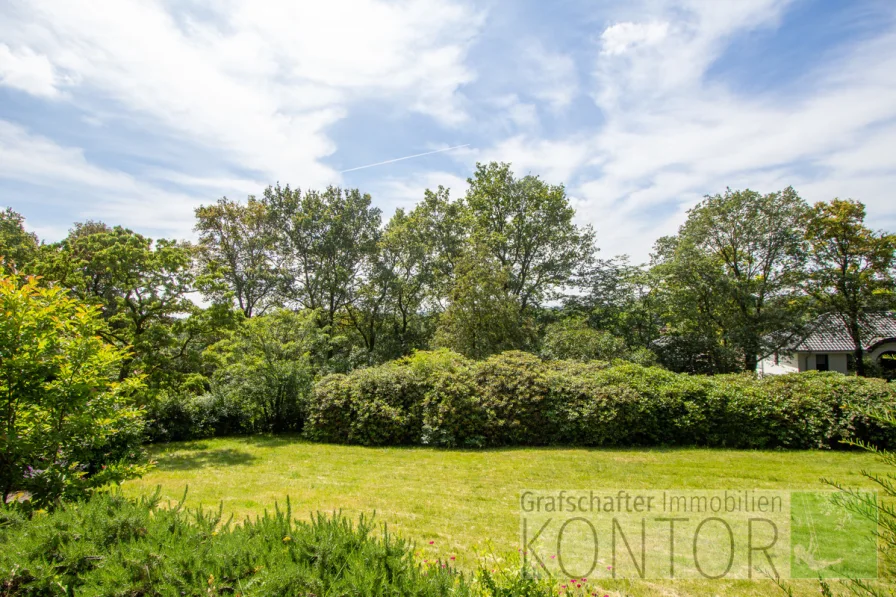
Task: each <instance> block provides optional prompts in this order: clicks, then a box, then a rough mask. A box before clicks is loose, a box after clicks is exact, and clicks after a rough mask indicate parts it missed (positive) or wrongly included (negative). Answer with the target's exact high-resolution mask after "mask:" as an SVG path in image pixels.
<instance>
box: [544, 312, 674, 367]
mask: <svg viewBox="0 0 896 597" xmlns="http://www.w3.org/2000/svg"><path fill="white" fill-rule="evenodd" d="M541 354H542V356H544V357H545V358H546V359H554V360H566V361H612V360H614V359H621V360H623V361H631V362H634V363H638V364H641V365H645V366H650V365H655V364H656V362H657V357H656V354H655V353H654V352H653V351H651V350H649V349H647V348H643V347H641V348H636V349H634V350H631V349H629V347H628V346H627V345H626V343H625V340H623V339H622V338H619V337H617V336H614V335H613V334H611V333H610V332H607V331H604V330H596V329H594V328H592V327H590V326H589V325H588V322H587V321H586V320H585V319H584V318H581V317H567V318H566V319H562V320H561V321H558V322H556V323H552V324H550V325H549V326H547V328H545V335H544V340H543V341H542V347H541Z"/></svg>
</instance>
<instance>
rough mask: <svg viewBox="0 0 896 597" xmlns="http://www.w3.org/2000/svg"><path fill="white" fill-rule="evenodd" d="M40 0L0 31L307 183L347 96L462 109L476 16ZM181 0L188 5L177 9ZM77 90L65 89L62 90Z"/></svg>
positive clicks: (219, 147)
mask: <svg viewBox="0 0 896 597" xmlns="http://www.w3.org/2000/svg"><path fill="white" fill-rule="evenodd" d="M196 6H198V7H200V8H201V11H203V18H202V19H200V18H198V17H197V16H195V15H190V14H187V13H185V12H178V11H177V9H175V10H169V9H168V7H167V6H166V5H164V4H162V3H161V2H160V1H158V0H91V1H89V2H88V1H87V0H38V1H36V2H33V3H29V4H27V5H23V6H22V7H20V8H19V9H18V10H17V11H11V10H10V11H9V14H7V15H5V16H4V15H3V9H0V36H2V38H3V39H5V40H10V41H11V42H12V43H19V44H23V45H28V46H29V47H32V48H34V51H35V52H40V53H41V54H42V55H43V56H44V57H45V58H44V60H48V61H49V62H48V64H49V63H52V64H54V65H56V66H57V67H58V68H61V69H63V70H64V71H65V72H70V73H72V74H73V76H75V77H76V78H77V80H78V82H79V86H78V89H77V91H78V92H79V93H80V95H79V96H78V97H77V98H76V99H78V100H79V101H80V103H79V105H81V106H82V107H86V108H87V109H88V110H89V109H90V104H89V102H88V101H86V99H85V98H86V97H88V96H91V95H97V94H98V95H100V96H102V97H104V98H108V99H111V100H113V101H115V102H116V103H117V104H118V105H119V106H120V108H121V110H122V111H123V112H124V113H125V114H128V115H129V116H130V119H131V122H132V123H133V122H140V121H141V119H142V121H143V126H144V127H146V128H151V129H153V130H154V131H157V132H160V133H164V134H168V135H170V136H171V137H172V138H188V139H189V140H190V141H191V142H192V143H194V144H197V145H199V146H201V147H203V148H206V149H207V150H208V151H211V152H216V153H218V154H220V155H221V157H222V158H223V159H225V160H227V161H228V162H229V163H230V164H232V165H234V166H237V167H240V168H244V169H249V170H253V171H255V172H258V173H259V174H261V175H262V176H261V177H262V178H265V179H272V180H275V179H280V178H282V179H300V180H302V181H303V182H304V184H309V185H318V184H323V183H325V182H327V181H330V180H332V179H333V177H334V172H333V171H332V170H331V169H330V168H328V167H326V166H324V165H322V164H321V162H320V160H321V159H322V158H324V157H326V156H328V155H330V154H331V153H333V152H334V151H335V149H336V147H335V145H334V144H333V142H332V141H331V140H330V139H329V137H328V134H327V129H328V127H329V126H330V125H332V124H333V123H334V122H336V121H337V120H339V119H341V118H342V117H344V116H345V115H346V113H347V110H348V109H349V107H350V106H351V105H352V104H353V103H355V102H361V101H367V100H369V99H372V98H377V97H387V98H390V99H391V100H393V101H396V102H403V103H404V104H405V105H406V106H407V108H408V109H409V110H412V111H417V112H420V113H423V114H427V115H429V116H432V117H433V118H436V119H438V120H439V121H441V122H443V123H447V124H457V123H460V122H462V121H463V120H464V119H465V118H466V113H465V111H464V108H463V98H462V97H461V96H460V94H459V93H458V90H459V88H460V86H462V85H464V84H465V83H468V82H469V81H471V80H472V79H473V77H474V73H473V72H472V71H470V70H469V69H468V68H467V67H466V65H465V64H464V58H465V52H466V49H467V47H468V45H469V44H470V43H471V40H472V38H473V37H474V36H475V34H476V31H477V28H478V26H479V24H480V22H481V17H480V16H479V15H478V14H477V13H475V12H472V11H471V10H470V9H468V8H467V7H466V6H465V5H463V4H458V3H446V2H439V1H437V0H408V1H407V2H402V3H387V2H383V1H380V0H353V1H352V0H336V1H331V2H288V1H275V0H266V1H254V0H228V1H227V2H222V3H205V2H200V3H198V4H196ZM184 10H186V9H184ZM72 93H73V94H74V93H75V90H73V91H72Z"/></svg>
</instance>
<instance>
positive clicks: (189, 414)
mask: <svg viewBox="0 0 896 597" xmlns="http://www.w3.org/2000/svg"><path fill="white" fill-rule="evenodd" d="M252 430H253V421H252V417H251V410H250V409H249V408H247V407H246V405H245V404H244V403H243V402H242V401H241V400H240V397H239V396H238V395H235V394H234V393H224V392H216V393H211V392H209V393H207V394H200V395H195V394H168V393H167V392H166V393H163V394H162V395H160V396H159V397H157V399H156V400H154V401H153V402H152V404H150V406H149V407H148V408H147V412H146V433H145V435H146V438H147V439H148V440H149V441H150V442H176V441H185V440H190V439H197V438H203V437H215V436H224V435H238V434H242V433H250V432H251V431H252Z"/></svg>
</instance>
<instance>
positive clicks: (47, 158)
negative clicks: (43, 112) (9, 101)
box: [0, 120, 201, 238]
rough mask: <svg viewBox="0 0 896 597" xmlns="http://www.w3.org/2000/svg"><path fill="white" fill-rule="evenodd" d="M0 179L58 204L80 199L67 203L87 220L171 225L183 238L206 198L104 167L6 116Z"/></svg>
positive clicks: (1, 125) (1, 124)
mask: <svg viewBox="0 0 896 597" xmlns="http://www.w3.org/2000/svg"><path fill="white" fill-rule="evenodd" d="M0 179H7V180H14V181H18V182H20V183H24V184H26V185H30V186H33V187H37V188H39V189H42V190H43V192H44V193H45V195H47V196H49V197H50V199H49V201H50V202H51V203H54V204H57V206H58V205H59V204H61V203H62V204H64V203H65V202H74V201H76V204H74V205H65V206H64V207H65V208H66V209H67V211H68V210H70V211H71V212H73V213H74V214H76V217H78V218H81V219H88V218H89V219H101V220H104V221H108V222H112V223H115V224H122V225H124V226H130V227H133V228H135V229H140V230H145V229H147V228H152V229H156V230H165V231H170V233H171V234H174V235H175V236H177V237H179V238H184V237H189V236H191V235H192V227H193V209H195V208H196V207H197V206H198V205H199V204H200V203H201V201H200V199H199V198H197V197H195V196H191V195H188V194H183V193H172V192H170V191H166V190H164V189H161V188H159V187H156V186H153V185H150V184H147V183H145V182H141V181H138V180H136V179H135V178H134V177H132V176H130V175H128V174H125V173H122V172H118V171H115V170H108V169H105V168H100V167H98V166H96V165H94V164H91V163H90V162H89V161H88V160H87V159H86V158H85V156H84V152H83V151H82V150H81V149H78V148H73V147H64V146H61V145H58V144H57V143H55V142H54V141H52V140H50V139H47V138H46V137H42V136H39V135H33V134H31V133H29V132H28V131H26V130H25V129H24V128H22V127H20V126H18V125H16V124H13V123H10V122H7V121H4V120H0ZM85 198H87V199H86V200H85ZM29 227H30V224H29ZM43 230H51V228H44V229H43Z"/></svg>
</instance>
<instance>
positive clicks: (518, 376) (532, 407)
mask: <svg viewBox="0 0 896 597" xmlns="http://www.w3.org/2000/svg"><path fill="white" fill-rule="evenodd" d="M474 371H475V373H474V376H475V383H476V389H477V390H478V393H479V396H480V397H481V400H480V402H479V408H480V409H481V410H482V413H483V415H484V418H485V437H486V443H488V444H489V445H496V446H501V445H544V444H546V443H548V440H549V439H550V438H551V437H552V436H553V435H554V434H555V433H556V430H555V429H554V424H555V423H556V422H557V421H556V418H554V417H551V416H550V415H549V413H550V411H552V410H553V405H552V403H551V398H552V396H551V394H550V393H549V392H548V384H547V378H546V376H545V372H546V368H545V367H544V364H543V363H542V362H541V360H540V359H539V358H538V357H536V356H535V355H532V354H528V353H525V352H519V351H512V352H505V353H502V354H499V355H495V356H492V357H490V358H489V359H487V360H485V361H481V362H478V363H476V365H475V366H474Z"/></svg>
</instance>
